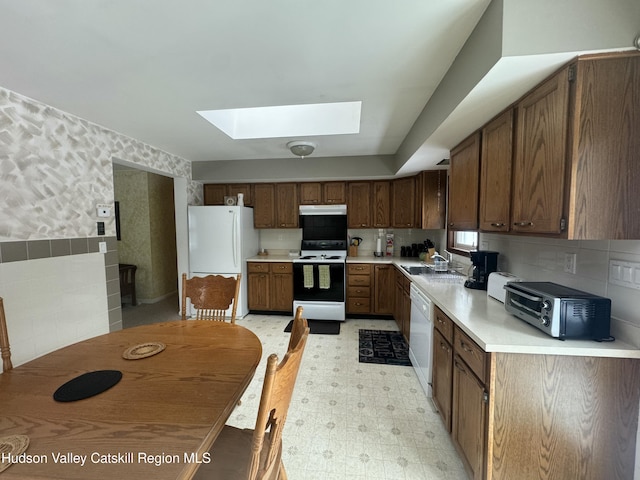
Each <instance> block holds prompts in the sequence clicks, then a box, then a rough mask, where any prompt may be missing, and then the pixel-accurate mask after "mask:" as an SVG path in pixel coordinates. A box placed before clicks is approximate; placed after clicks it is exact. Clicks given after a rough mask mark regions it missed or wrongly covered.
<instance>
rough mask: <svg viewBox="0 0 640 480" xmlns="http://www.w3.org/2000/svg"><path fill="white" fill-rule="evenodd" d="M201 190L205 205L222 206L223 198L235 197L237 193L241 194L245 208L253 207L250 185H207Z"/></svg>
mask: <svg viewBox="0 0 640 480" xmlns="http://www.w3.org/2000/svg"><path fill="white" fill-rule="evenodd" d="M202 189H203V191H204V204H205V205H224V204H225V203H224V197H226V196H234V197H237V195H238V193H242V194H243V201H244V204H245V205H246V206H252V205H253V196H252V195H251V193H252V192H251V184H250V183H229V184H226V183H207V184H205V185H204V186H203V187H202Z"/></svg>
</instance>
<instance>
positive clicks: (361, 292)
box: [347, 286, 371, 298]
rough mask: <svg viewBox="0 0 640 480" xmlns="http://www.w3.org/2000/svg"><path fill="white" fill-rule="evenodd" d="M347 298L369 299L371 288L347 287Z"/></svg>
mask: <svg viewBox="0 0 640 480" xmlns="http://www.w3.org/2000/svg"><path fill="white" fill-rule="evenodd" d="M347 297H359V298H363V297H364V298H370V297H371V288H370V287H352V286H349V287H348V288H347Z"/></svg>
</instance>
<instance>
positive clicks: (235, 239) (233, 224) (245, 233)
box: [188, 206, 260, 318]
mask: <svg viewBox="0 0 640 480" xmlns="http://www.w3.org/2000/svg"><path fill="white" fill-rule="evenodd" d="M188 208H189V278H191V277H194V276H196V277H204V276H206V275H222V276H225V277H234V276H236V275H238V274H239V273H241V274H242V282H241V285H240V297H239V299H238V306H237V309H236V317H237V318H242V317H244V316H245V315H246V314H247V313H249V305H248V301H247V258H248V257H252V256H254V255H256V254H257V253H258V247H259V243H260V234H259V231H258V230H256V229H255V228H254V227H253V209H252V208H248V207H238V206H189V207H188Z"/></svg>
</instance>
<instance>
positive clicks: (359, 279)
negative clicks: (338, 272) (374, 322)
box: [346, 263, 373, 314]
mask: <svg viewBox="0 0 640 480" xmlns="http://www.w3.org/2000/svg"><path fill="white" fill-rule="evenodd" d="M372 283H373V282H372V281H371V264H368V263H348V264H347V305H346V310H347V313H351V314H367V313H371V310H372V309H371V287H372Z"/></svg>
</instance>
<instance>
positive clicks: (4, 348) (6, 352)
mask: <svg viewBox="0 0 640 480" xmlns="http://www.w3.org/2000/svg"><path fill="white" fill-rule="evenodd" d="M0 357H2V371H3V372H7V371H9V370H11V369H12V368H13V365H12V364H11V348H10V347H9V333H7V318H6V317H5V316H4V302H3V300H2V297H0Z"/></svg>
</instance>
